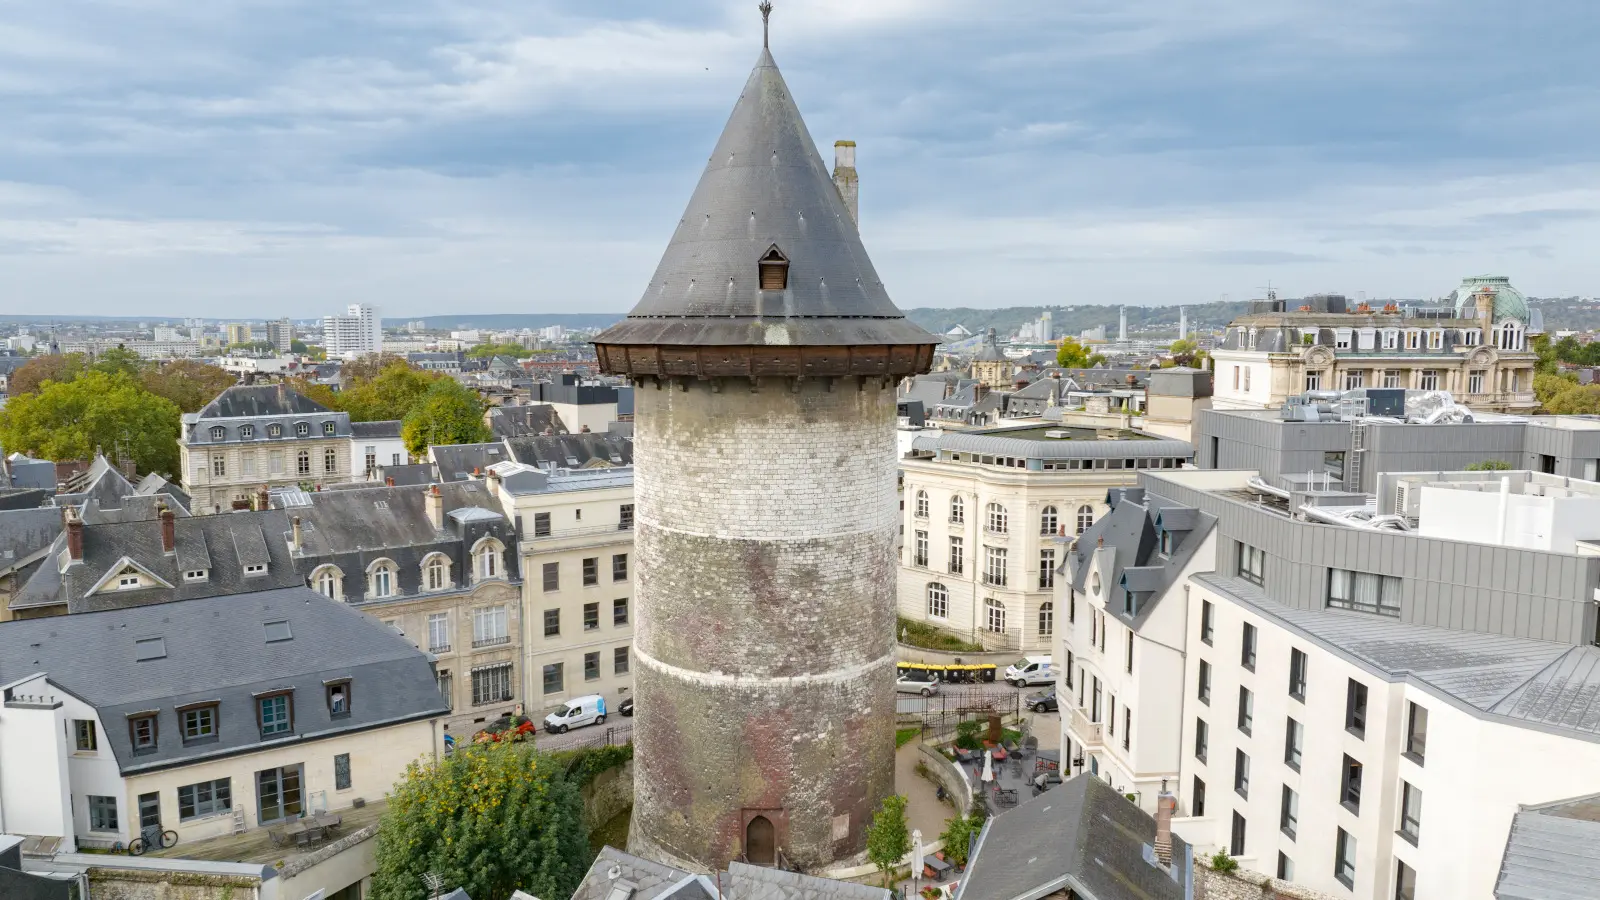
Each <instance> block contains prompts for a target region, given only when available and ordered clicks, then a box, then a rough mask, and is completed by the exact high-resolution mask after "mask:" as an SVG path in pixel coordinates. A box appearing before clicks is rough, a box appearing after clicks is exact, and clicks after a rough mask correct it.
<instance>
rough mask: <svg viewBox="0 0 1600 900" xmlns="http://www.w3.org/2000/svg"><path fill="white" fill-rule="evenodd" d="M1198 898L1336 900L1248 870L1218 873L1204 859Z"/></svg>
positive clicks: (1197, 877)
mask: <svg viewBox="0 0 1600 900" xmlns="http://www.w3.org/2000/svg"><path fill="white" fill-rule="evenodd" d="M1194 896H1195V900H1334V898H1333V897H1332V896H1331V895H1329V894H1324V893H1322V892H1321V891H1314V890H1312V889H1311V888H1308V887H1305V886H1304V885H1298V884H1293V883H1291V882H1287V881H1279V880H1278V879H1276V878H1273V877H1271V876H1268V875H1262V874H1261V873H1260V872H1252V871H1250V870H1248V869H1243V868H1241V869H1239V870H1237V871H1234V872H1227V873H1223V872H1218V871H1216V870H1214V869H1212V868H1211V867H1210V866H1209V865H1207V863H1206V861H1205V860H1203V859H1196V860H1195V865H1194Z"/></svg>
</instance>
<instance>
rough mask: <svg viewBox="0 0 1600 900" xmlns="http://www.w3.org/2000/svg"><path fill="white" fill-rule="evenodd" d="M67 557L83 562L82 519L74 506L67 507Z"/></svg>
mask: <svg viewBox="0 0 1600 900" xmlns="http://www.w3.org/2000/svg"><path fill="white" fill-rule="evenodd" d="M66 517H67V557H68V558H70V559H71V560H72V561H73V562H83V517H82V516H80V515H78V509H77V507H74V506H69V507H67V511H66Z"/></svg>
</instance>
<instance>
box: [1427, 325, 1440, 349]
mask: <svg viewBox="0 0 1600 900" xmlns="http://www.w3.org/2000/svg"><path fill="white" fill-rule="evenodd" d="M1428 349H1429V350H1443V349H1444V332H1443V331H1440V330H1439V329H1437V328H1436V329H1434V330H1432V331H1429V332H1428Z"/></svg>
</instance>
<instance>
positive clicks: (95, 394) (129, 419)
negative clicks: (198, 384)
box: [0, 371, 181, 478]
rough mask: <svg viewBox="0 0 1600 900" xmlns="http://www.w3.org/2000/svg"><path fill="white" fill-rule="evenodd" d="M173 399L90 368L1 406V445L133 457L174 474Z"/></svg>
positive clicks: (58, 455)
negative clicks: (76, 375) (75, 376)
mask: <svg viewBox="0 0 1600 900" xmlns="http://www.w3.org/2000/svg"><path fill="white" fill-rule="evenodd" d="M180 415H181V414H180V412H179V410H178V407H177V405H176V404H174V403H173V402H172V401H171V400H168V399H166V398H164V397H157V396H155V395H154V394H152V393H150V392H149V391H147V390H145V389H144V388H143V387H141V386H140V385H139V384H138V383H137V382H136V381H134V380H133V379H132V378H130V377H128V376H127V375H125V374H117V375H108V374H106V373H105V372H101V371H89V372H85V373H84V374H82V375H79V376H78V377H77V378H74V379H73V380H71V381H67V382H55V381H50V382H46V383H45V384H44V386H43V387H42V388H41V389H40V390H39V391H37V392H36V393H31V394H23V395H21V396H18V397H12V398H11V400H10V402H9V403H7V404H6V405H5V407H3V408H0V446H4V447H5V448H6V450H8V451H21V452H23V453H28V454H32V455H36V456H40V457H43V458H45V459H90V458H92V457H93V456H94V454H95V453H96V452H100V453H104V454H105V455H106V456H107V457H108V458H110V459H113V460H118V459H131V460H132V461H133V464H134V466H135V467H136V468H137V469H138V470H139V472H141V473H148V472H160V473H162V474H163V475H166V476H168V477H174V478H175V477H177V475H178V440H177V439H178V426H179V418H180Z"/></svg>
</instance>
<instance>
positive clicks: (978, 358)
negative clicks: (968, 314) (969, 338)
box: [972, 328, 1009, 362]
mask: <svg viewBox="0 0 1600 900" xmlns="http://www.w3.org/2000/svg"><path fill="white" fill-rule="evenodd" d="M972 361H973V362H1008V361H1009V360H1007V359H1006V355H1005V354H1004V353H1001V352H1000V344H999V343H998V341H997V339H996V337H995V331H994V329H993V328H991V329H989V330H988V331H985V332H984V333H983V343H981V344H979V345H978V352H977V353H974V354H973V355H972Z"/></svg>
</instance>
